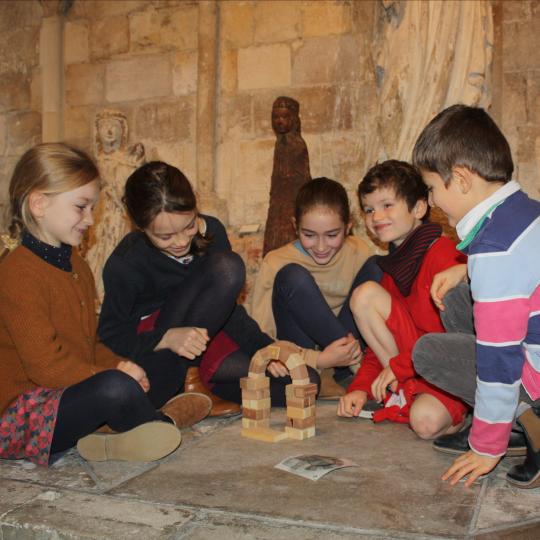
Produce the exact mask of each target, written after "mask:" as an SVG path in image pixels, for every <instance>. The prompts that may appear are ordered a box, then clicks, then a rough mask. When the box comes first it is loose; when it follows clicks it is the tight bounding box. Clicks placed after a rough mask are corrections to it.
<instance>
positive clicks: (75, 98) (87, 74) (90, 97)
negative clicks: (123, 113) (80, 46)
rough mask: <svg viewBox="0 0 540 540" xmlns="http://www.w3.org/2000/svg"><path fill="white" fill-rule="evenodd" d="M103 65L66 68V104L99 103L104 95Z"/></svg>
mask: <svg viewBox="0 0 540 540" xmlns="http://www.w3.org/2000/svg"><path fill="white" fill-rule="evenodd" d="M104 76H105V67H104V66H103V64H71V65H69V66H67V67H66V103H67V104H68V105H89V104H91V103H101V102H102V101H103V95H104V90H105V87H104Z"/></svg>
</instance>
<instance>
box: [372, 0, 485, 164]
mask: <svg viewBox="0 0 540 540" xmlns="http://www.w3.org/2000/svg"><path fill="white" fill-rule="evenodd" d="M492 43H493V22H492V16H491V4H490V3H489V2H483V1H481V0H471V1H468V2H459V1H448V2H405V1H403V0H383V1H382V2H381V3H380V4H379V20H378V25H377V32H376V38H375V40H374V44H373V45H374V47H373V62H374V69H375V78H376V84H377V95H378V97H379V99H378V105H377V109H378V110H377V112H376V116H377V133H376V134H374V136H373V137H370V138H369V140H368V149H367V154H366V158H367V165H368V166H370V165H372V164H373V163H375V161H377V160H383V159H387V158H395V159H404V160H410V158H411V153H412V148H413V145H414V143H415V141H416V139H417V137H418V135H419V134H420V131H421V130H422V129H423V127H424V126H425V125H426V124H427V123H428V122H429V120H431V118H432V117H433V116H435V114H437V113H438V112H439V111H441V110H442V109H444V108H445V107H447V106H450V105H452V104H454V103H465V104H467V105H478V106H481V107H484V108H487V107H488V106H489V105H490V103H491V78H490V68H491V61H492V47H493V46H492Z"/></svg>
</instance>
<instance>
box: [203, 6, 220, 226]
mask: <svg viewBox="0 0 540 540" xmlns="http://www.w3.org/2000/svg"><path fill="white" fill-rule="evenodd" d="M198 6H199V32H198V44H199V56H198V82H197V190H198V199H199V206H200V208H201V210H202V211H203V212H206V213H209V214H212V215H214V216H216V217H218V218H219V219H221V220H222V221H223V222H224V223H225V224H227V222H228V216H227V207H226V204H225V201H223V200H220V199H218V196H217V194H216V192H215V159H216V129H217V128H216V126H217V114H218V111H217V106H216V96H217V94H218V92H217V87H218V71H217V68H218V66H217V57H218V43H219V39H218V32H219V20H218V19H219V2H215V1H214V0H202V1H200V2H199V4H198Z"/></svg>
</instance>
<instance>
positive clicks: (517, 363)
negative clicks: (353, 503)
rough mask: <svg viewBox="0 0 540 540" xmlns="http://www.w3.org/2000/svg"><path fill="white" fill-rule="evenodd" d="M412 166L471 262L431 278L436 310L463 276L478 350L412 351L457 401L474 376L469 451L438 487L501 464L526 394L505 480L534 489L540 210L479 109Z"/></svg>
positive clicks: (438, 132) (464, 114)
mask: <svg viewBox="0 0 540 540" xmlns="http://www.w3.org/2000/svg"><path fill="white" fill-rule="evenodd" d="M413 162H414V164H415V165H416V166H417V167H418V168H419V169H420V171H421V173H422V177H423V180H424V182H425V183H426V185H427V186H428V189H429V192H430V195H429V201H430V204H432V205H435V206H438V207H439V208H440V209H441V210H442V211H443V212H444V213H445V214H446V216H447V217H448V221H449V223H450V225H452V226H455V227H456V230H457V233H458V236H459V238H460V240H461V243H460V244H458V249H460V250H461V251H462V252H463V253H465V254H466V255H468V262H467V268H466V272H465V267H464V266H461V267H456V268H453V269H449V270H447V271H445V272H443V273H441V274H439V275H438V276H435V278H434V282H433V285H432V288H431V293H432V296H433V299H434V301H435V303H436V304H438V305H439V307H441V305H442V298H443V296H444V295H445V294H446V292H448V291H449V290H450V289H451V288H453V287H454V286H456V285H457V284H458V283H460V282H461V281H465V280H466V279H467V274H468V279H469V282H470V291H471V294H472V300H473V317H474V332H475V334H476V344H475V346H474V348H472V349H470V354H469V357H468V358H466V357H464V355H465V352H464V351H466V348H464V349H459V348H454V349H452V348H451V345H452V336H451V335H449V334H442V336H444V335H445V336H448V337H446V338H442V340H441V338H440V336H434V335H428V336H424V337H423V338H422V339H421V340H420V341H419V342H418V343H417V345H416V348H415V351H414V361H415V368H416V369H417V371H418V372H419V373H420V374H421V375H422V376H424V377H425V378H426V379H427V380H429V381H430V382H432V383H433V384H435V385H437V386H439V387H441V388H443V389H444V390H447V391H449V392H451V393H454V394H455V395H458V396H460V397H464V395H463V393H464V392H466V388H467V387H468V388H471V387H472V388H474V377H475V376H476V390H475V397H474V398H473V402H474V405H475V408H474V416H473V422H472V427H471V429H470V434H469V439H468V443H469V447H470V450H469V451H467V452H465V453H464V454H463V455H461V456H460V457H458V458H457V459H456V460H455V462H454V463H453V465H452V466H451V467H450V468H449V469H448V470H447V471H446V473H445V474H444V475H443V477H442V478H443V480H450V483H451V484H455V483H457V482H458V481H459V480H461V479H462V478H464V477H465V476H466V475H469V476H468V479H467V480H466V482H465V485H467V486H470V485H471V484H472V483H473V482H474V481H475V480H476V479H477V478H478V477H479V476H481V475H483V474H486V473H488V472H489V471H491V470H492V469H493V468H494V467H495V466H496V465H497V463H498V462H499V461H500V459H501V458H502V456H503V455H504V454H505V453H506V451H507V448H508V442H509V438H510V434H511V429H512V424H513V421H514V419H515V416H516V413H517V410H518V403H519V398H520V387H521V385H523V387H524V389H525V390H526V394H525V393H523V394H522V395H525V396H527V395H528V397H525V400H526V401H528V402H529V403H531V402H533V403H532V405H533V406H532V408H528V409H527V411H526V412H525V413H523V414H522V415H521V416H520V418H519V420H518V422H519V423H520V424H521V425H522V427H523V428H524V432H525V437H526V439H527V458H526V461H525V463H524V464H523V465H520V466H517V467H514V468H513V469H512V470H510V472H509V473H508V477H507V478H508V480H509V481H510V482H512V483H513V484H515V485H517V486H518V487H536V485H540V473H539V468H540V440H539V439H540V418H539V416H540V400H539V398H540V286H539V284H540V250H539V246H540V202H538V201H535V200H532V199H530V198H529V197H527V195H526V194H525V193H524V192H523V191H522V190H521V189H520V186H519V184H518V183H517V182H515V181H512V180H511V177H512V172H513V168H514V166H513V162H512V156H511V153H510V148H509V146H508V142H507V141H506V139H505V137H504V135H503V134H502V133H501V131H500V130H499V128H498V127H497V126H496V124H495V123H494V122H493V120H492V119H491V118H490V117H489V115H488V114H487V113H486V112H485V111H484V110H483V109H480V108H475V107H467V106H464V105H453V106H452V107H449V108H447V109H445V110H444V111H442V112H441V113H439V114H438V115H437V116H436V117H435V118H434V119H433V120H432V121H431V122H430V123H429V124H428V125H427V126H426V127H425V128H424V130H423V132H422V133H421V135H420V137H419V139H418V140H417V142H416V145H415V147H414V150H413ZM456 336H457V337H459V336H458V335H457V334H456V335H455V336H454V337H456ZM457 337H456V341H455V342H454V344H456V343H458V341H457ZM434 340H437V343H435V341H434ZM434 345H437V346H436V347H434ZM423 347H426V350H427V349H428V348H429V347H431V348H430V349H429V350H431V351H432V352H435V351H437V356H438V358H436V359H433V358H431V366H432V367H431V368H430V370H429V372H426V370H425V369H424V367H425V366H427V362H423V361H422V358H425V356H426V355H425V352H426V351H423V350H422V348H423ZM423 353H424V354H423ZM434 360H436V362H434ZM434 365H435V366H439V367H438V368H437V367H433V366H434ZM467 366H468V367H467ZM471 367H472V369H471ZM474 368H476V370H475V369H474ZM457 370H460V371H459V372H458V371H457ZM452 377H453V380H451V379H452ZM457 378H460V379H461V380H460V382H461V386H462V387H463V392H461V390H460V389H458V388H457V387H458V386H459V385H458V384H457ZM466 401H467V400H466Z"/></svg>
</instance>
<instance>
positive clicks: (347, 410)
mask: <svg viewBox="0 0 540 540" xmlns="http://www.w3.org/2000/svg"><path fill="white" fill-rule="evenodd" d="M366 401H367V392H364V391H363V390H354V391H353V392H351V393H350V394H345V395H344V396H341V397H340V398H339V404H338V409H337V415H338V416H345V417H346V418H351V417H353V416H358V415H359V414H360V411H361V410H362V407H363V406H364V405H365V404H366Z"/></svg>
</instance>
